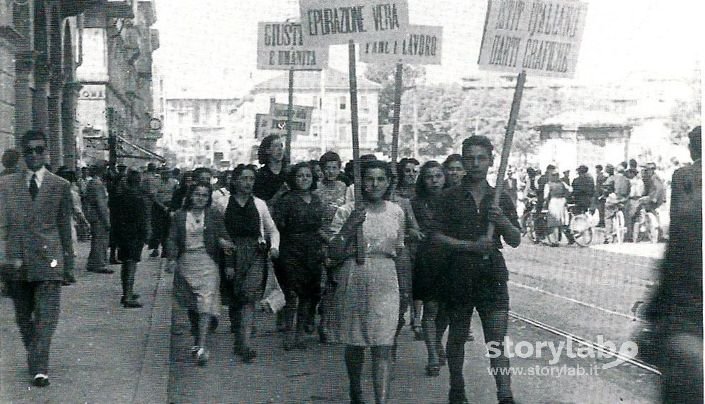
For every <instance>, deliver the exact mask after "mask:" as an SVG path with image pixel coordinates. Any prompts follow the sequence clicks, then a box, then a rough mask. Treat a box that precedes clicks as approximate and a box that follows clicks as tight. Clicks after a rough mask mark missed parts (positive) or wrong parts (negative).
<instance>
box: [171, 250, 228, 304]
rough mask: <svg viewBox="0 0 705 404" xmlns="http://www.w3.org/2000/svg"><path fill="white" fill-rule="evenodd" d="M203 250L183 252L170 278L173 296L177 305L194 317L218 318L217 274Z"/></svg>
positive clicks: (211, 261) (215, 268)
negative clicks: (172, 284)
mask: <svg viewBox="0 0 705 404" xmlns="http://www.w3.org/2000/svg"><path fill="white" fill-rule="evenodd" d="M218 272H219V271H218V265H217V264H216V263H215V262H213V259H211V257H210V255H208V253H206V249H205V248H199V249H196V250H187V251H186V252H184V254H183V255H181V257H180V258H179V266H178V269H177V270H176V272H175V274H174V296H175V298H176V301H177V302H179V304H180V305H182V306H183V307H185V308H186V309H188V310H192V311H195V312H198V313H208V314H211V315H214V316H217V315H218V314H220V291H219V288H220V274H219V273H218Z"/></svg>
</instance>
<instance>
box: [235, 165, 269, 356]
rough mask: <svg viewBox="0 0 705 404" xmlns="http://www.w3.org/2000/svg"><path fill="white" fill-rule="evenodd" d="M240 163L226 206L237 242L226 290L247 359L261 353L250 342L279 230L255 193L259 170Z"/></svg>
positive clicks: (237, 351) (237, 350) (239, 345)
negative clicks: (258, 303)
mask: <svg viewBox="0 0 705 404" xmlns="http://www.w3.org/2000/svg"><path fill="white" fill-rule="evenodd" d="M256 171H257V169H256V168H255V166H252V165H244V164H240V165H239V166H237V167H236V168H235V170H233V172H232V175H231V177H230V201H229V202H228V207H227V209H226V210H225V228H226V229H227V231H228V234H229V235H230V238H231V240H232V242H233V244H234V246H235V247H234V252H233V254H232V262H233V263H234V265H233V266H226V268H225V277H226V279H227V281H226V282H225V285H224V286H226V287H225V290H226V291H227V292H226V293H228V294H229V296H225V297H226V298H227V304H228V309H229V314H230V323H231V325H232V331H233V333H234V334H235V342H234V346H233V351H234V353H235V355H238V356H240V357H241V358H242V360H243V361H244V362H245V363H250V362H252V360H254V359H255V357H256V356H257V352H255V351H254V350H253V349H252V347H251V344H250V338H251V336H252V329H253V327H254V313H255V303H257V302H258V301H259V300H260V299H262V294H263V293H264V285H265V280H266V276H267V265H271V263H270V262H269V258H270V256H271V257H272V258H277V257H278V256H279V232H278V231H277V228H276V226H275V225H274V221H273V220H272V217H271V216H270V214H269V209H268V208H267V204H266V203H265V202H264V201H263V200H261V199H259V198H257V197H255V196H253V195H252V187H253V186H254V184H255V172H256Z"/></svg>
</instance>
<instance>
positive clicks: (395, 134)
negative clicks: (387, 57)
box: [390, 63, 403, 194]
mask: <svg viewBox="0 0 705 404" xmlns="http://www.w3.org/2000/svg"><path fill="white" fill-rule="evenodd" d="M402 73H403V65H402V64H401V63H397V69H396V71H395V72H394V107H393V109H392V111H393V113H394V115H393V116H392V156H391V158H392V162H391V164H392V184H391V185H390V186H391V187H392V192H391V193H392V194H394V191H395V189H396V187H397V182H398V180H397V179H398V178H399V174H398V173H397V158H398V157H399V122H400V116H399V115H400V113H401V91H402V87H401V86H402Z"/></svg>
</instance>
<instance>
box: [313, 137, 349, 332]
mask: <svg viewBox="0 0 705 404" xmlns="http://www.w3.org/2000/svg"><path fill="white" fill-rule="evenodd" d="M319 164H320V166H321V168H322V169H323V177H322V179H321V181H320V182H319V184H318V188H317V189H316V190H315V191H314V193H315V194H316V195H318V197H319V198H320V199H321V203H322V204H323V227H322V228H321V229H322V232H323V233H324V237H325V239H326V240H328V239H329V238H330V237H331V236H332V234H331V233H330V229H329V226H330V223H331V221H333V216H335V212H336V211H337V210H338V208H339V207H341V206H343V205H344V204H345V191H346V190H347V185H346V184H345V183H344V182H343V181H340V180H339V178H340V164H341V161H340V156H339V155H338V153H335V152H333V151H327V152H325V153H323V155H322V156H321V158H320V160H319ZM326 250H327V248H326V246H324V251H323V254H324V261H323V262H324V268H323V271H324V275H323V278H324V279H323V280H322V281H321V283H322V284H323V285H325V287H324V290H323V291H322V292H321V303H320V305H319V307H318V310H319V313H320V315H321V320H320V323H319V326H318V335H319V338H320V340H321V342H322V343H326V342H327V341H328V319H330V317H331V309H332V301H331V299H332V297H333V290H334V289H335V284H334V283H333V277H332V272H333V271H334V270H335V268H336V267H337V266H338V264H337V263H336V262H334V261H333V260H331V259H329V258H328V256H327V251H326Z"/></svg>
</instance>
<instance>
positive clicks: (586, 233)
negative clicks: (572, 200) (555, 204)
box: [566, 204, 594, 247]
mask: <svg viewBox="0 0 705 404" xmlns="http://www.w3.org/2000/svg"><path fill="white" fill-rule="evenodd" d="M566 209H567V210H568V229H570V234H571V235H572V236H573V240H575V242H576V243H577V244H578V245H579V246H580V247H587V246H588V245H590V243H592V238H593V235H594V230H593V223H592V222H593V220H592V218H591V217H590V216H589V215H588V213H578V214H575V212H574V210H575V204H569V205H567V206H566Z"/></svg>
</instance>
